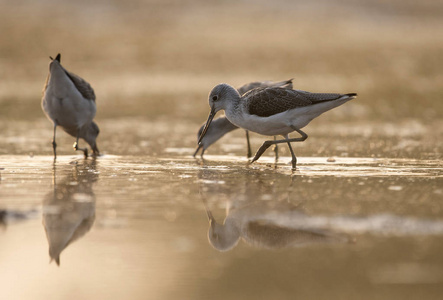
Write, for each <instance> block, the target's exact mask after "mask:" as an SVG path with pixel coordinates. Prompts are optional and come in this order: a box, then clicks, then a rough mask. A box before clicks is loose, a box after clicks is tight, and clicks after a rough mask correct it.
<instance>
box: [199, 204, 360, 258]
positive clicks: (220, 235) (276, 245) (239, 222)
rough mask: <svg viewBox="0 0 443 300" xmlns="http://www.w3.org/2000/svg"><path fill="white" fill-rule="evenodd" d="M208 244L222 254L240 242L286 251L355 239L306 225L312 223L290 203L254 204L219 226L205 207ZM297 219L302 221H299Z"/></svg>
mask: <svg viewBox="0 0 443 300" xmlns="http://www.w3.org/2000/svg"><path fill="white" fill-rule="evenodd" d="M206 212H207V214H208V219H209V225H210V226H209V230H208V239H209V243H210V244H211V245H212V246H213V247H214V248H215V249H217V250H219V251H228V250H231V249H232V248H234V247H235V246H236V245H237V244H238V242H239V241H240V239H242V240H243V241H245V242H246V243H248V244H249V245H251V246H255V247H259V248H265V249H283V248H291V247H299V246H306V245H311V244H319V243H346V242H350V241H352V240H350V239H349V237H348V236H347V235H345V234H342V233H337V232H334V231H332V230H330V229H328V228H327V226H323V227H318V226H317V227H316V226H313V225H309V224H306V225H305V224H304V223H305V222H303V220H309V217H308V216H306V215H305V214H304V213H302V212H301V211H299V210H297V209H296V207H294V206H292V205H290V204H289V203H281V202H277V201H276V202H273V203H272V205H270V203H269V201H253V202H252V203H247V204H246V205H243V206H240V207H237V208H235V209H232V210H229V211H228V213H227V216H226V218H225V220H224V222H223V223H222V224H221V223H217V222H216V221H215V218H214V217H213V215H212V213H211V211H210V210H209V209H208V208H207V207H206ZM297 220H301V222H300V221H297Z"/></svg>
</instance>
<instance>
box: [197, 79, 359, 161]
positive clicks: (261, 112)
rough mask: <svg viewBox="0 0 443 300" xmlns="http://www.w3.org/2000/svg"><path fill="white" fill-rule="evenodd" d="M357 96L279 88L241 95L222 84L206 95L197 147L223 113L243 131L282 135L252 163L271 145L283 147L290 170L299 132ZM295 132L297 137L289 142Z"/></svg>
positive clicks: (266, 143)
mask: <svg viewBox="0 0 443 300" xmlns="http://www.w3.org/2000/svg"><path fill="white" fill-rule="evenodd" d="M356 96H357V94H355V93H349V94H335V93H310V92H306V91H301V90H292V89H288V88H281V87H267V88H256V89H253V90H251V91H249V92H247V93H246V94H244V95H240V93H239V92H238V91H237V90H236V89H235V88H233V87H232V86H230V85H228V84H225V83H222V84H219V85H217V86H215V87H214V88H213V89H212V91H211V92H210V94H209V106H210V108H211V111H210V113H209V117H208V120H207V121H206V124H205V127H204V128H203V132H202V134H201V135H200V138H199V140H198V143H199V144H200V143H201V141H202V140H203V138H204V136H205V134H206V132H207V130H208V128H209V126H210V124H211V122H212V119H213V118H214V116H215V114H216V113H217V112H218V111H220V110H224V111H225V115H226V117H227V118H228V120H229V121H230V122H231V123H233V124H234V125H236V126H238V127H241V128H243V129H245V130H249V131H252V132H256V133H259V134H262V135H282V136H283V137H284V139H283V140H274V141H272V140H269V141H265V142H264V143H263V145H262V146H261V147H260V149H259V150H258V151H257V153H256V154H255V156H254V158H253V159H252V162H254V161H256V160H257V159H259V158H260V156H261V155H262V154H263V153H264V152H265V151H266V149H267V148H269V147H270V146H271V145H276V144H280V143H287V144H288V147H289V151H290V152H291V155H292V168H293V169H295V168H296V164H297V158H296V157H295V154H294V151H293V150H292V147H291V144H290V143H291V142H302V141H304V140H306V139H307V138H308V135H307V134H306V133H305V132H303V131H302V130H301V129H302V128H303V127H305V126H306V125H308V124H309V122H311V121H312V120H313V119H314V118H316V117H318V116H319V115H321V114H322V113H324V112H326V111H328V110H330V109H333V108H335V107H337V106H340V105H342V104H344V103H346V102H348V101H349V100H352V99H354V98H355V97H356ZM293 131H296V132H298V133H299V134H300V135H301V137H297V138H289V136H288V134H289V133H291V132H293Z"/></svg>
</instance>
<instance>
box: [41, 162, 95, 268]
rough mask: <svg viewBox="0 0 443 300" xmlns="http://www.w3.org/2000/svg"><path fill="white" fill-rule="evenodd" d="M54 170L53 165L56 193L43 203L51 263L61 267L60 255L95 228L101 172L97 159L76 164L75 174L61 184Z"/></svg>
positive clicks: (72, 173) (64, 179) (71, 174)
mask: <svg viewBox="0 0 443 300" xmlns="http://www.w3.org/2000/svg"><path fill="white" fill-rule="evenodd" d="M55 168H56V166H55V165H54V174H53V176H54V177H53V180H54V191H53V192H51V193H50V194H48V195H47V196H46V197H45V198H44V200H43V226H44V228H45V231H46V237H47V239H48V244H49V256H50V258H51V262H52V261H53V260H55V262H56V263H57V265H60V254H61V252H62V251H63V250H64V249H65V248H66V247H67V246H68V245H70V244H71V243H72V242H74V241H75V240H78V239H79V238H81V237H82V236H84V235H85V234H86V233H87V232H88V231H89V230H90V229H91V227H92V225H93V224H94V220H95V195H94V192H93V189H92V186H93V183H94V182H95V181H97V179H98V172H97V169H96V160H95V159H93V160H92V161H91V160H84V161H81V162H75V165H74V167H73V169H72V172H71V173H70V174H69V175H67V176H66V177H65V178H63V179H62V180H61V181H59V182H58V181H57V180H56V170H55Z"/></svg>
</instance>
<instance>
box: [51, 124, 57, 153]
mask: <svg viewBox="0 0 443 300" xmlns="http://www.w3.org/2000/svg"><path fill="white" fill-rule="evenodd" d="M56 128H57V124H55V123H54V135H53V136H52V150H53V151H54V160H55V159H56V158H57V150H56V149H57V144H56V142H55V129H56Z"/></svg>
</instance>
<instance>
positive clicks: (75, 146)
mask: <svg viewBox="0 0 443 300" xmlns="http://www.w3.org/2000/svg"><path fill="white" fill-rule="evenodd" d="M78 139H79V136H78V132H77V140H76V141H75V143H74V145H73V147H74V150H75V151H78V150H80V151H83V154H84V155H85V158H88V148H79V147H78Z"/></svg>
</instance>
